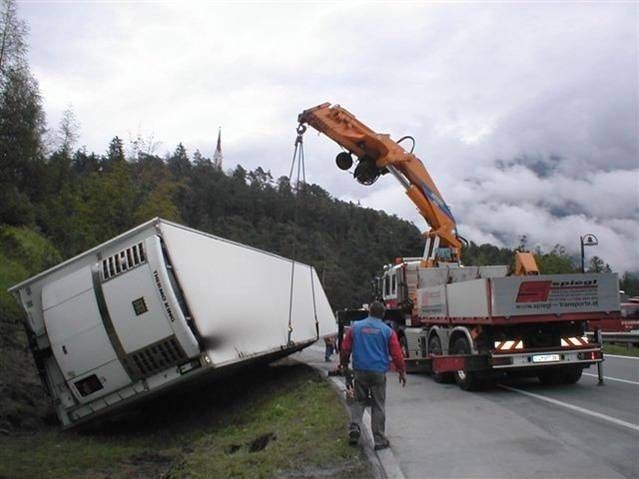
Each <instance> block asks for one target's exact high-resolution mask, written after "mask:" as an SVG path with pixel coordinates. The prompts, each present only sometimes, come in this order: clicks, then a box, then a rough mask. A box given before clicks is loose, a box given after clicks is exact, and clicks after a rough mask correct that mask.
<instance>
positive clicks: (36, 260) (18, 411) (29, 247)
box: [0, 226, 62, 434]
mask: <svg viewBox="0 0 639 479" xmlns="http://www.w3.org/2000/svg"><path fill="white" fill-rule="evenodd" d="M60 261H62V257H61V256H60V254H59V253H58V251H57V250H56V249H55V248H54V247H53V246H52V245H51V243H49V242H48V241H47V240H46V239H45V238H44V237H42V236H41V235H40V234H38V233H37V232H35V231H33V230H31V229H29V228H27V227H14V226H3V227H0V434H6V433H8V432H10V431H13V430H16V429H17V430H25V429H34V428H37V427H39V424H40V422H41V421H42V419H43V417H44V416H46V415H47V414H48V413H49V400H48V398H47V396H46V394H45V393H44V391H43V389H42V386H41V382H40V378H39V377H38V375H37V372H36V368H35V364H34V362H33V357H32V356H31V353H30V352H29V348H28V346H27V337H26V334H25V333H24V328H23V326H22V321H23V317H24V312H23V311H22V309H21V308H20V306H19V305H18V302H17V301H16V300H15V298H13V297H11V295H10V294H9V293H8V292H7V288H9V287H10V286H13V285H14V284H16V283H19V282H20V281H22V280H24V279H26V278H28V277H29V276H31V275H33V274H36V273H39V272H40V271H43V270H45V269H47V268H49V267H51V266H53V265H54V264H57V263H59V262H60Z"/></svg>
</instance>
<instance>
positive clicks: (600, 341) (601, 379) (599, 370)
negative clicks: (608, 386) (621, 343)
mask: <svg viewBox="0 0 639 479" xmlns="http://www.w3.org/2000/svg"><path fill="white" fill-rule="evenodd" d="M595 342H596V343H598V344H599V345H600V346H601V347H602V348H603V336H602V334H601V329H599V328H595ZM603 359H604V358H603V354H602V357H601V361H599V362H598V363H597V377H598V379H599V380H598V382H597V385H598V386H603V384H604V376H603Z"/></svg>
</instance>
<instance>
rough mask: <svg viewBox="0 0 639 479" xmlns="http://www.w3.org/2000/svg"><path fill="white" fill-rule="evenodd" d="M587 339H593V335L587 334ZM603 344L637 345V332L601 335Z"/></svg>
mask: <svg viewBox="0 0 639 479" xmlns="http://www.w3.org/2000/svg"><path fill="white" fill-rule="evenodd" d="M586 334H587V335H588V339H591V338H593V337H594V334H595V333H592V332H587V333H586ZM601 336H602V339H603V342H604V343H613V344H614V343H619V344H634V345H639V332H636V333H635V332H632V333H607V332H602V333H601Z"/></svg>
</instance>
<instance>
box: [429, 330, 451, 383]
mask: <svg viewBox="0 0 639 479" xmlns="http://www.w3.org/2000/svg"><path fill="white" fill-rule="evenodd" d="M428 353H429V354H432V355H434V356H441V355H442V342H441V341H440V339H439V336H437V335H436V334H435V335H433V336H431V338H430V339H429V340H428ZM431 376H432V377H433V379H434V380H435V382H436V383H452V382H453V374H452V373H436V372H435V371H433V372H432V373H431Z"/></svg>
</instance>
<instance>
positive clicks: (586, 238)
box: [579, 233, 599, 273]
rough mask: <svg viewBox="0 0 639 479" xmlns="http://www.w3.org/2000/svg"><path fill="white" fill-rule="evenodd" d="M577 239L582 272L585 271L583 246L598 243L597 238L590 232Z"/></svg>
mask: <svg viewBox="0 0 639 479" xmlns="http://www.w3.org/2000/svg"><path fill="white" fill-rule="evenodd" d="M579 241H580V242H581V272H582V273H584V272H585V271H586V268H585V265H584V246H597V245H598V244H599V240H598V239H597V237H596V236H595V235H593V234H592V233H587V234H585V235H583V236H580V237H579Z"/></svg>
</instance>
